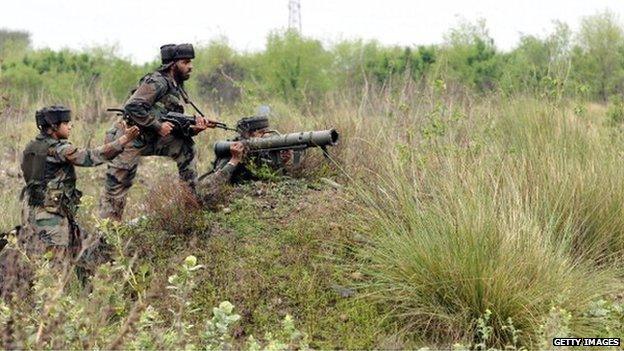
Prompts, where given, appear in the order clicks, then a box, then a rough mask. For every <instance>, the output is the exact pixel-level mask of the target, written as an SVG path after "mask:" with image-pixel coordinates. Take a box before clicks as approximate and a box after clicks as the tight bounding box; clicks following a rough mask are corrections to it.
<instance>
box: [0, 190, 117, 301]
mask: <svg viewBox="0 0 624 351" xmlns="http://www.w3.org/2000/svg"><path fill="white" fill-rule="evenodd" d="M13 236H16V240H14V241H15V242H8V243H7V245H6V246H5V247H4V248H3V249H2V251H1V252H0V296H1V297H2V298H6V297H7V296H9V295H11V294H13V293H17V292H19V293H21V294H23V293H26V292H27V291H28V289H30V284H32V279H33V267H31V263H32V262H36V261H37V258H39V257H41V256H43V254H45V253H49V252H51V253H52V254H53V255H52V256H51V260H52V261H51V265H50V269H52V270H54V271H55V274H56V273H59V274H60V273H61V272H62V271H63V270H64V269H67V268H68V267H72V266H73V268H74V269H75V271H76V274H77V276H78V278H79V279H80V280H81V281H82V282H83V284H85V283H86V279H87V277H88V276H90V275H92V274H93V273H94V272H95V269H96V267H97V266H98V265H100V264H103V263H105V262H108V261H110V254H109V252H108V251H109V248H108V247H107V245H106V243H105V242H104V241H103V240H102V239H101V238H99V237H97V236H95V235H93V236H89V235H87V234H86V232H84V231H83V230H81V228H80V227H79V226H78V224H77V223H76V222H75V221H74V220H73V219H71V218H69V217H67V216H64V215H62V214H59V213H53V212H49V211H47V210H46V209H45V208H43V207H40V206H29V205H28V198H27V196H26V198H24V199H23V202H22V226H21V227H20V229H19V231H17V232H16V233H13ZM19 293H18V295H19Z"/></svg>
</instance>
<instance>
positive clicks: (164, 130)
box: [158, 122, 173, 137]
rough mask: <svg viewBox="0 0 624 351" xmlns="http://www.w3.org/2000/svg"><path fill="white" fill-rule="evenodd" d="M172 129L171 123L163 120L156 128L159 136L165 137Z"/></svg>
mask: <svg viewBox="0 0 624 351" xmlns="http://www.w3.org/2000/svg"><path fill="white" fill-rule="evenodd" d="M172 129H173V124H171V123H170V122H165V123H163V124H161V125H160V129H159V130H158V135H160V136H161V137H166V136H167V135H169V133H171V130H172Z"/></svg>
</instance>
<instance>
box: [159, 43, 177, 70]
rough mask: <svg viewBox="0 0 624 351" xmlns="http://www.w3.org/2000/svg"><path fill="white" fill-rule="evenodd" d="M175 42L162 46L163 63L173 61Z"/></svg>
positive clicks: (161, 57) (161, 59) (161, 56)
mask: <svg viewBox="0 0 624 351" xmlns="http://www.w3.org/2000/svg"><path fill="white" fill-rule="evenodd" d="M175 48H176V45H175V44H165V45H163V46H161V47H160V61H161V62H162V64H163V65H166V64H168V63H169V62H173V57H174V55H175Z"/></svg>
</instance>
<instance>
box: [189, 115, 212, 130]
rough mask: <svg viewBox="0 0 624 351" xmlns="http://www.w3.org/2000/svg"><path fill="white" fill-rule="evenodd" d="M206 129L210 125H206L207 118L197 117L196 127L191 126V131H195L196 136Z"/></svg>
mask: <svg viewBox="0 0 624 351" xmlns="http://www.w3.org/2000/svg"><path fill="white" fill-rule="evenodd" d="M206 128H208V124H207V123H206V118H204V117H200V116H195V125H194V126H191V129H193V131H194V132H195V134H198V133H200V132H202V131H204V130H206Z"/></svg>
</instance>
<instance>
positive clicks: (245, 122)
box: [236, 116, 269, 133]
mask: <svg viewBox="0 0 624 351" xmlns="http://www.w3.org/2000/svg"><path fill="white" fill-rule="evenodd" d="M264 128H269V118H268V117H266V116H256V117H245V118H241V119H240V120H239V121H238V122H236V130H237V131H238V132H239V133H249V132H253V131H256V130H260V129H264Z"/></svg>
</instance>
